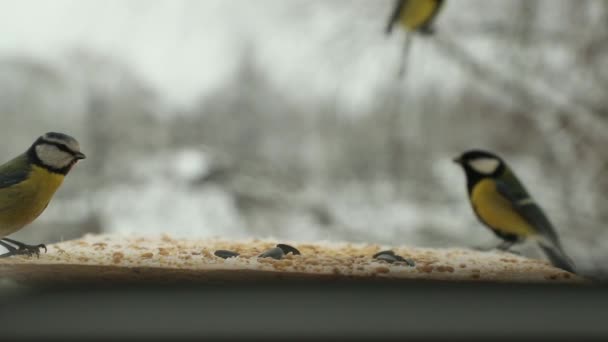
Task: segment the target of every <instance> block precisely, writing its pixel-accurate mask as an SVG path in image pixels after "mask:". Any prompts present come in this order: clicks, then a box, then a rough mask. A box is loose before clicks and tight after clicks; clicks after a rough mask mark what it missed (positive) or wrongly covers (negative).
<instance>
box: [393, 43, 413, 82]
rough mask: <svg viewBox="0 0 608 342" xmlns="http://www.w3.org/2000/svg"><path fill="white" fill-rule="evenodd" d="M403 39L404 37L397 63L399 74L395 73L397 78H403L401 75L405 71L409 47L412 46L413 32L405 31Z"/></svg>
mask: <svg viewBox="0 0 608 342" xmlns="http://www.w3.org/2000/svg"><path fill="white" fill-rule="evenodd" d="M404 39H405V41H404V42H403V48H402V50H401V61H400V64H399V74H398V75H397V77H398V78H399V79H403V77H404V76H405V74H406V73H407V67H408V60H409V55H410V48H411V47H412V39H414V32H413V31H407V32H406V33H405V38H404Z"/></svg>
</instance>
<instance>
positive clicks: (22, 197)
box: [0, 165, 64, 237]
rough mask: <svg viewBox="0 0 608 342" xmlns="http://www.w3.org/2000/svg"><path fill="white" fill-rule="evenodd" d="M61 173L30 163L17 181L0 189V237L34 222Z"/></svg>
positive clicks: (54, 189) (54, 188)
mask: <svg viewBox="0 0 608 342" xmlns="http://www.w3.org/2000/svg"><path fill="white" fill-rule="evenodd" d="M63 179H64V176H63V175H61V174H57V173H53V172H49V171H48V170H46V169H44V168H42V167H38V166H35V165H34V166H32V170H31V172H30V174H29V176H28V177H27V179H25V180H23V181H22V182H20V183H17V184H15V185H13V186H10V187H7V188H3V189H0V237H1V236H6V235H8V234H11V233H13V232H15V231H17V230H19V229H21V228H22V227H23V226H25V225H27V224H29V223H31V222H32V221H34V220H35V219H36V218H37V217H38V216H39V215H40V214H42V212H43V211H44V209H45V208H46V206H47V205H48V203H49V201H50V200H51V198H52V197H53V195H54V194H55V191H57V189H58V188H59V186H60V185H61V183H63Z"/></svg>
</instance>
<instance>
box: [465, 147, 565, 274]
mask: <svg viewBox="0 0 608 342" xmlns="http://www.w3.org/2000/svg"><path fill="white" fill-rule="evenodd" d="M454 162H456V163H458V164H459V165H460V166H462V168H463V169H464V172H465V175H466V180H467V189H468V194H469V200H470V203H471V206H472V207H473V211H474V212H475V214H476V215H477V218H478V219H479V220H480V221H481V222H482V223H483V224H484V225H486V226H487V227H488V228H490V229H491V230H492V231H493V232H494V233H495V234H496V235H497V236H498V237H500V238H501V239H502V240H503V242H502V243H501V244H500V245H499V246H498V248H499V249H502V250H508V249H509V248H510V247H511V246H512V245H513V244H515V243H519V242H523V241H524V240H526V239H533V240H535V241H536V242H537V243H538V245H539V246H540V248H541V249H542V250H543V252H544V253H545V255H546V256H547V257H548V258H549V260H550V261H551V263H552V264H553V265H554V266H556V267H559V268H561V269H564V270H566V271H569V272H573V273H574V272H575V270H574V265H573V263H572V261H571V260H570V258H568V256H567V255H566V253H565V252H564V249H563V247H562V244H561V242H560V240H559V237H558V236H557V233H556V232H555V229H554V228H553V225H552V224H551V222H550V221H549V219H548V218H547V216H546V215H545V213H544V212H543V210H542V209H541V208H540V207H539V205H538V204H537V203H536V201H534V199H533V198H532V197H531V196H530V195H529V194H528V191H527V190H526V188H525V187H524V186H523V184H522V183H521V182H520V180H519V179H518V178H517V176H516V175H515V173H514V172H513V171H512V170H511V168H510V167H509V166H508V165H507V164H506V163H505V161H504V160H503V159H502V158H500V157H499V156H497V155H496V154H493V153H491V152H487V151H482V150H471V151H467V152H465V153H463V154H462V155H461V156H459V157H457V158H455V159H454Z"/></svg>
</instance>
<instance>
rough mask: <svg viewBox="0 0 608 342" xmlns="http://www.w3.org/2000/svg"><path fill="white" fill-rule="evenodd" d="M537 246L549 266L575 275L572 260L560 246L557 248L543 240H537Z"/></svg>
mask: <svg viewBox="0 0 608 342" xmlns="http://www.w3.org/2000/svg"><path fill="white" fill-rule="evenodd" d="M538 245H539V246H540V248H541V249H542V250H543V252H544V253H545V255H546V256H547V258H549V261H551V264H553V266H555V267H559V268H561V269H563V270H565V271H568V272H571V273H576V271H575V269H574V263H573V262H572V260H571V259H570V258H569V257H568V256H567V255H566V253H565V252H564V250H563V249H562V248H561V246H558V245H556V244H554V243H549V242H548V241H546V240H545V239H542V240H539V241H538Z"/></svg>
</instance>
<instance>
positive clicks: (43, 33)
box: [0, 0, 450, 106]
mask: <svg viewBox="0 0 608 342" xmlns="http://www.w3.org/2000/svg"><path fill="white" fill-rule="evenodd" d="M391 6H392V1H391V0H377V1H367V0H353V1H348V0H334V1H328V0H256V1H247V0H154V1H151V0H53V1H37V0H1V1H0V32H2V35H1V36H0V56H6V55H13V56H14V55H16V54H17V55H28V56H34V57H36V58H41V59H44V60H51V61H53V60H56V59H61V58H63V57H65V56H66V55H67V54H68V53H70V52H71V51H74V50H75V49H85V50H90V51H93V52H96V53H100V54H103V55H108V56H112V57H115V58H117V59H118V60H120V61H122V62H124V63H127V64H128V65H129V66H130V67H132V68H133V70H135V72H136V73H137V74H138V76H139V77H140V78H142V79H144V80H146V81H148V82H150V84H151V85H152V86H153V87H154V88H156V89H157V90H159V91H160V93H162V94H165V95H166V96H167V99H168V100H169V101H170V102H171V103H173V104H176V105H187V104H190V103H191V102H192V101H193V100H195V99H196V98H197V97H198V96H199V95H201V94H204V93H205V92H206V91H209V90H211V89H213V88H214V87H215V86H218V85H219V84H221V82H222V81H223V80H225V79H226V77H228V76H229V75H230V73H231V71H232V70H234V67H235V65H236V62H238V61H239V58H240V56H241V55H242V53H243V52H245V51H247V53H255V55H256V58H257V60H258V63H259V64H260V65H261V66H262V68H263V69H264V70H265V71H268V75H269V77H270V78H271V79H272V80H274V81H276V82H278V83H279V84H280V86H281V87H283V86H285V87H292V88H291V89H293V90H294V91H298V92H301V95H302V96H307V95H312V96H328V95H329V96H334V94H339V95H340V96H343V97H344V98H345V99H346V100H347V102H348V103H351V104H352V105H353V106H361V105H365V104H367V103H369V100H370V95H371V94H370V91H369V90H370V89H371V88H372V87H375V86H377V85H378V84H381V83H384V82H386V81H387V80H388V77H393V75H394V73H395V70H396V69H397V67H398V65H397V63H398V59H399V58H400V57H399V56H400V51H401V50H400V47H401V43H402V37H401V36H394V37H390V38H386V37H384V36H383V34H382V31H383V29H384V25H385V21H386V17H387V15H388V14H389V12H390V10H391V8H390V7H391ZM449 11H450V7H449V6H447V8H446V12H445V13H447V14H444V15H446V16H449V15H450V14H449V13H450V12H449ZM417 44H418V45H417V49H415V50H416V51H415V53H414V54H413V56H412V59H413V62H411V63H415V67H414V68H412V69H413V70H411V71H410V73H411V75H410V77H409V79H408V82H416V83H417V84H418V83H419V80H417V81H412V79H416V78H418V79H422V80H432V79H434V78H435V79H436V78H437V77H442V78H443V79H444V81H443V82H442V83H443V84H446V83H449V82H445V78H446V77H445V76H446V73H448V74H447V75H448V76H449V72H450V70H449V69H448V68H446V65H445V64H446V63H444V62H443V61H442V60H441V58H438V56H437V55H436V52H435V51H434V49H433V47H432V45H431V44H430V43H428V42H427V41H422V40H419V41H418V42H417ZM247 47H249V49H247Z"/></svg>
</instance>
